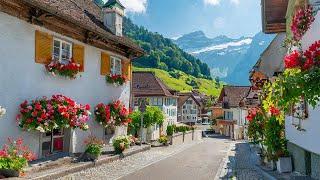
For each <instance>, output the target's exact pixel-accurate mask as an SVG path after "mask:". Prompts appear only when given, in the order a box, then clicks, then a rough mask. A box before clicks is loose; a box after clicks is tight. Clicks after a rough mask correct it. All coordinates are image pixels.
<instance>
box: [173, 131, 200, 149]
mask: <svg viewBox="0 0 320 180" xmlns="http://www.w3.org/2000/svg"><path fill="white" fill-rule="evenodd" d="M201 139H202V132H201V131H197V130H196V131H193V132H192V131H189V132H186V133H176V134H174V135H173V136H172V140H171V141H172V145H178V144H182V143H190V142H192V141H200V140H201Z"/></svg>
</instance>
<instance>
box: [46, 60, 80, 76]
mask: <svg viewBox="0 0 320 180" xmlns="http://www.w3.org/2000/svg"><path fill="white" fill-rule="evenodd" d="M45 67H46V69H47V71H48V72H49V73H51V74H52V75H53V76H55V75H56V74H59V75H60V76H64V77H69V78H71V79H75V78H76V76H77V74H78V73H79V72H80V70H81V66H80V64H77V63H75V61H74V60H73V59H71V62H70V63H68V64H62V63H61V62H59V61H56V60H53V61H52V62H51V63H50V64H47V65H46V66H45Z"/></svg>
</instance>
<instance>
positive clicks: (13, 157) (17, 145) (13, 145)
mask: <svg viewBox="0 0 320 180" xmlns="http://www.w3.org/2000/svg"><path fill="white" fill-rule="evenodd" d="M32 160H35V155H34V153H32V152H31V151H30V150H29V148H28V147H27V146H25V145H23V139H21V138H20V139H18V140H16V141H15V140H12V139H10V138H8V142H7V144H6V145H4V146H3V148H2V150H0V175H1V174H2V175H4V176H5V177H17V176H19V173H20V172H22V171H23V168H25V167H26V166H27V165H28V161H32Z"/></svg>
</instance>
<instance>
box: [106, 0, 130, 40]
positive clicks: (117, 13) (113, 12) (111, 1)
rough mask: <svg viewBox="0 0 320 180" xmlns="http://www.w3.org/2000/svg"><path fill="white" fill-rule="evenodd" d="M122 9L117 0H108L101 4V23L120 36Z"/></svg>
mask: <svg viewBox="0 0 320 180" xmlns="http://www.w3.org/2000/svg"><path fill="white" fill-rule="evenodd" d="M124 9H125V7H124V6H123V5H122V4H121V3H120V1H119V0H108V2H107V3H106V4H105V5H104V6H103V16H104V17H103V23H104V25H105V26H106V27H107V28H108V29H110V30H111V31H112V32H113V33H114V34H115V35H117V36H122V26H123V16H124Z"/></svg>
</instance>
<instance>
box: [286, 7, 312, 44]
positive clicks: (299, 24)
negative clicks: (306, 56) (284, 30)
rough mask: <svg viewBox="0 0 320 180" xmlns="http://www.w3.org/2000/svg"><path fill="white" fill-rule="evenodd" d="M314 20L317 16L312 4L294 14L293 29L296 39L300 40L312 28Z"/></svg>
mask: <svg viewBox="0 0 320 180" xmlns="http://www.w3.org/2000/svg"><path fill="white" fill-rule="evenodd" d="M314 20H315V18H314V16H313V8H312V6H310V5H309V6H307V7H306V8H301V9H299V10H297V12H296V13H295V15H294V16H293V19H292V24H291V31H292V33H293V38H294V40H296V41H299V40H300V39H301V38H302V36H303V35H304V34H305V33H306V32H307V30H308V29H309V28H310V26H311V24H312V22H313V21H314Z"/></svg>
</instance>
